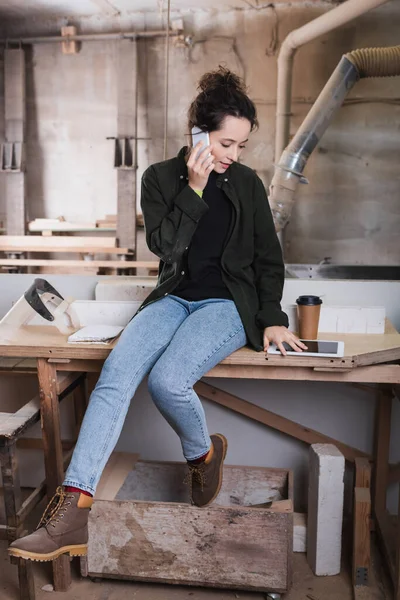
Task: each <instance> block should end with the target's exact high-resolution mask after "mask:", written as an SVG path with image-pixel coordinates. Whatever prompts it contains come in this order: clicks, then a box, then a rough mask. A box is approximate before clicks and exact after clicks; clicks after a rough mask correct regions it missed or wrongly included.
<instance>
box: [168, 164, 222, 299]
mask: <svg viewBox="0 0 400 600" xmlns="http://www.w3.org/2000/svg"><path fill="white" fill-rule="evenodd" d="M217 178H218V173H216V172H215V171H212V172H211V173H210V175H209V178H208V182H207V185H206V187H205V188H204V191H203V200H204V201H205V202H206V203H207V204H208V211H207V212H206V213H205V214H204V215H203V216H202V218H201V219H200V222H199V224H198V226H197V229H196V231H195V233H194V235H193V238H192V242H191V244H190V246H189V248H188V251H187V252H186V254H185V265H186V266H185V269H184V270H185V276H184V278H183V279H182V281H181V282H180V283H179V284H178V286H177V287H176V288H175V289H174V290H173V292H172V294H173V295H175V296H179V297H180V298H183V299H185V300H189V301H196V300H206V299H208V298H226V299H229V300H232V296H231V294H230V292H229V290H228V288H227V287H226V285H225V284H224V282H223V280H222V275H221V256H222V253H223V250H224V248H225V244H226V242H227V236H228V231H229V226H230V223H231V219H232V204H231V202H230V200H229V199H228V197H227V196H226V195H225V194H224V192H223V191H222V190H221V189H220V188H218V187H217V184H216V182H217Z"/></svg>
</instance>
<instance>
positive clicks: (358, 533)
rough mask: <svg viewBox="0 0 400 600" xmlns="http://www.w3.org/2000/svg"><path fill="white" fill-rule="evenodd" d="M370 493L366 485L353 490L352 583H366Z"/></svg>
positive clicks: (369, 535) (369, 548)
mask: <svg viewBox="0 0 400 600" xmlns="http://www.w3.org/2000/svg"><path fill="white" fill-rule="evenodd" d="M370 515H371V493H370V490H369V489H368V488H366V487H356V488H355V490H354V516H353V523H354V529H353V574H352V576H353V585H368V583H369V569H370V565H371V534H370V526H369V524H370Z"/></svg>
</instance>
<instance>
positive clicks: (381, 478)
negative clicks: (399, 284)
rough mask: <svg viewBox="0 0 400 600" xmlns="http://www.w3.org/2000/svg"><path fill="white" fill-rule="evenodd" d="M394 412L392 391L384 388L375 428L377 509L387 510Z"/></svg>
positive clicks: (375, 500) (379, 395)
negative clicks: (392, 415)
mask: <svg viewBox="0 0 400 600" xmlns="http://www.w3.org/2000/svg"><path fill="white" fill-rule="evenodd" d="M391 414H392V393H391V392H389V391H388V390H386V388H384V389H382V390H380V391H379V393H378V397H377V416H376V429H375V457H376V462H375V479H374V488H375V490H374V493H375V496H374V506H375V510H376V511H379V512H381V513H382V512H383V511H384V510H386V493H387V485H388V481H389V450H390V429H391Z"/></svg>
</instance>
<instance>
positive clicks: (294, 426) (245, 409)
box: [194, 382, 370, 461]
mask: <svg viewBox="0 0 400 600" xmlns="http://www.w3.org/2000/svg"><path fill="white" fill-rule="evenodd" d="M194 389H195V391H196V392H197V393H198V394H199V395H200V396H202V397H203V398H207V400H211V401H212V402H216V403H217V404H220V405H221V406H225V407H226V408H229V409H230V410H233V411H235V412H237V413H239V414H241V415H244V416H246V417H248V418H249V419H253V420H254V421H258V422H259V423H263V425H267V426H268V427H271V428H273V429H277V430H278V431H280V432H281V433H286V434H287V435H290V436H291V437H294V438H296V439H297V440H300V441H302V442H305V443H306V444H334V445H335V446H336V447H337V448H338V449H339V450H340V451H341V452H342V454H343V455H344V457H345V458H346V460H349V461H354V460H355V458H357V457H358V456H363V457H366V458H370V456H369V455H368V454H367V453H365V452H361V451H360V450H357V449H356V448H352V447H351V446H348V445H347V444H343V443H342V442H339V441H338V440H335V439H333V438H330V437H329V436H327V435H324V434H322V433H319V432H318V431H314V430H313V429H310V428H309V427H305V426H303V425H300V424H299V423H295V422H294V421H290V420H289V419H286V418H285V417H281V416H280V415H277V414H276V413H273V412H271V411H269V410H266V409H265V408H261V407H259V406H256V405H255V404H252V403H251V402H247V400H242V399H241V398H238V397H237V396H234V395H233V394H229V393H228V392H224V391H223V390H219V389H218V388H215V387H213V386H211V385H209V384H207V383H204V382H198V383H196V385H195V386H194Z"/></svg>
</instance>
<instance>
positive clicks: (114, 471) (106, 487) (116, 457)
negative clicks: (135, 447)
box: [95, 452, 139, 500]
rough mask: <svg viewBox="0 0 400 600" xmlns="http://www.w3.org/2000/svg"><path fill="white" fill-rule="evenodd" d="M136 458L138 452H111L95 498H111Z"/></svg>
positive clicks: (132, 466)
mask: <svg viewBox="0 0 400 600" xmlns="http://www.w3.org/2000/svg"><path fill="white" fill-rule="evenodd" d="M138 460H139V454H129V453H127V452H113V454H111V456H110V458H109V460H108V462H107V464H106V466H105V468H104V471H103V474H102V476H101V479H100V482H99V485H98V486H97V489H96V496H95V498H96V500H113V499H114V498H115V496H116V495H117V493H118V491H119V490H120V488H121V487H122V484H123V483H124V481H125V479H126V477H127V475H128V473H129V472H130V471H132V469H133V468H134V465H135V463H136V462H137V461H138Z"/></svg>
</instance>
